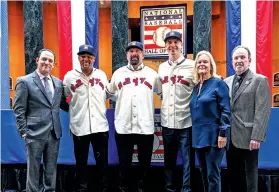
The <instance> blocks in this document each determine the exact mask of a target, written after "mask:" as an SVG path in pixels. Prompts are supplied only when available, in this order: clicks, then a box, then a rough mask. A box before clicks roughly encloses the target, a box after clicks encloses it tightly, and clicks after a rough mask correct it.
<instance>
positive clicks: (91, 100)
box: [63, 68, 109, 136]
mask: <svg viewBox="0 0 279 192" xmlns="http://www.w3.org/2000/svg"><path fill="white" fill-rule="evenodd" d="M107 83H108V81H107V76H106V74H105V73H104V72H103V71H101V70H99V69H96V68H94V69H93V71H92V73H91V75H90V76H86V75H85V74H83V73H82V72H80V71H78V70H72V71H69V72H68V73H67V74H66V75H65V77H64V81H63V84H64V87H65V95H66V96H68V95H70V94H71V101H70V107H69V114H70V129H71V132H72V133H73V134H74V135H76V136H83V135H89V134H91V133H98V132H106V131H108V130H109V127H108V121H107V117H106V110H107V109H106V91H105V87H106V85H107Z"/></svg>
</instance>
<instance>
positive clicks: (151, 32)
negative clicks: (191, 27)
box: [140, 4, 187, 58]
mask: <svg viewBox="0 0 279 192" xmlns="http://www.w3.org/2000/svg"><path fill="white" fill-rule="evenodd" d="M140 21H141V23H140V25H141V28H140V31H141V42H142V43H143V49H144V57H145V58H167V56H168V53H167V50H166V49H165V42H164V39H165V36H166V34H167V33H168V32H170V31H178V32H180V34H181V39H182V44H183V47H182V53H183V55H185V54H187V50H186V45H187V38H186V37H187V33H186V29H187V26H186V25H187V5H186V4H181V5H162V6H152V7H141V8H140Z"/></svg>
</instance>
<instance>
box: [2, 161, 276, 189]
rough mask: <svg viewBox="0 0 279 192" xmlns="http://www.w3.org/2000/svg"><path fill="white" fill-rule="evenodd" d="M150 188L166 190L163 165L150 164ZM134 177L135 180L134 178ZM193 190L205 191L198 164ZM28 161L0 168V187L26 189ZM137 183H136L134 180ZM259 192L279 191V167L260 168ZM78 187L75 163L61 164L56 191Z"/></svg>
mask: <svg viewBox="0 0 279 192" xmlns="http://www.w3.org/2000/svg"><path fill="white" fill-rule="evenodd" d="M88 171H89V174H88V181H89V182H88V183H89V192H95V191H96V189H95V188H94V186H95V184H96V177H95V176H96V175H95V173H96V170H95V166H89V168H88ZM226 174H227V173H226V169H222V192H229V190H228V179H227V175H226ZM133 177H134V178H135V179H136V177H137V167H136V166H134V167H133ZM149 178H150V179H149V187H150V190H149V192H164V172H163V167H151V172H150V175H149ZM135 179H134V180H135ZM181 179H182V169H181V167H177V170H176V174H175V181H176V182H177V186H178V190H179V189H180V185H181ZM192 180H193V181H192V183H193V185H192V189H193V192H202V191H203V190H202V181H201V177H200V173H199V169H198V168H196V169H195V171H194V176H193V178H192ZM25 182H26V165H2V168H1V191H3V192H5V191H6V192H7V191H10V192H15V191H22V190H24V189H25ZM117 183H118V168H117V166H110V167H109V184H110V191H111V192H118V189H117ZM134 186H136V185H135V184H134ZM258 189H259V190H258V191H259V192H278V191H279V170H262V169H260V170H259V188H258ZM74 191H75V167H74V166H69V165H59V166H58V176H57V188H56V192H74Z"/></svg>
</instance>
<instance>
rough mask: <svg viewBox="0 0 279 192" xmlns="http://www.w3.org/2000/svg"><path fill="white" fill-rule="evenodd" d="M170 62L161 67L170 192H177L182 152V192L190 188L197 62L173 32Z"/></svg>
mask: <svg viewBox="0 0 279 192" xmlns="http://www.w3.org/2000/svg"><path fill="white" fill-rule="evenodd" d="M165 46H166V49H167V52H168V56H169V59H168V61H166V62H164V63H162V64H161V65H160V66H159V70H158V73H159V76H160V79H161V84H162V95H163V99H162V105H161V124H162V133H163V142H164V165H165V167H164V168H165V182H166V191H170V192H174V191H176V190H175V188H176V187H175V186H174V185H173V183H174V181H173V176H174V170H175V167H176V159H177V152H178V149H179V148H180V149H181V155H182V164H183V181H182V189H181V191H182V192H186V191H187V192H188V191H191V187H190V148H191V147H190V146H191V139H190V138H191V129H192V122H191V114H190V106H189V103H190V99H191V94H192V91H193V88H194V83H193V68H194V61H192V60H190V59H186V58H185V57H184V56H183V55H182V47H183V46H182V39H181V34H180V33H179V32H177V31H170V32H169V33H167V34H166V37H165Z"/></svg>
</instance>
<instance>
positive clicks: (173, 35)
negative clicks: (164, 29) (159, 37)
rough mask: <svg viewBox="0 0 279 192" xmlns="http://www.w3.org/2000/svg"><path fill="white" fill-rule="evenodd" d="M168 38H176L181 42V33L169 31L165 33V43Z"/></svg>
mask: <svg viewBox="0 0 279 192" xmlns="http://www.w3.org/2000/svg"><path fill="white" fill-rule="evenodd" d="M170 38H176V39H178V40H179V41H181V42H182V40H181V34H180V33H179V32H178V31H170V32H168V33H167V34H166V37H165V39H164V41H165V43H166V42H167V40H168V39H170Z"/></svg>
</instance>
